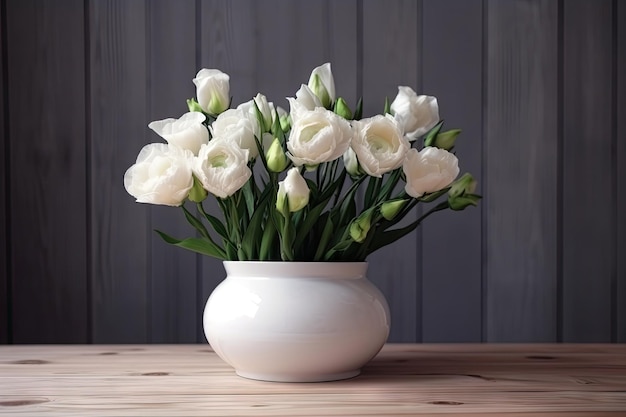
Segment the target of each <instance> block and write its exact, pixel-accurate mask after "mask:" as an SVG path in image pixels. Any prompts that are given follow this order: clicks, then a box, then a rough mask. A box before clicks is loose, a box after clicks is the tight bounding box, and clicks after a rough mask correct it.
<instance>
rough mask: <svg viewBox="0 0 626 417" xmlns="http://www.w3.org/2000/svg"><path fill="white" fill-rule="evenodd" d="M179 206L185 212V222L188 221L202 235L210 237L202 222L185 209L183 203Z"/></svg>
mask: <svg viewBox="0 0 626 417" xmlns="http://www.w3.org/2000/svg"><path fill="white" fill-rule="evenodd" d="M180 207H181V208H182V209H183V212H185V218H186V219H187V222H189V224H191V225H192V226H193V227H194V228H195V229H196V230H197V231H198V232H199V233H200V234H201V235H202V236H203V237H205V238H207V239H210V235H209V232H208V230H207V229H206V227H204V224H203V223H202V222H201V221H200V219H198V218H197V217H196V216H194V215H193V214H191V212H190V211H189V210H187V208H185V206H184V205H183V206H180Z"/></svg>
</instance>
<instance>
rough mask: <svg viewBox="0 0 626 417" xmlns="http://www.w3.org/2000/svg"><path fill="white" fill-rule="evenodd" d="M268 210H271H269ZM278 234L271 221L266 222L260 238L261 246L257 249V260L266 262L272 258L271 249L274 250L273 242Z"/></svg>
mask: <svg viewBox="0 0 626 417" xmlns="http://www.w3.org/2000/svg"><path fill="white" fill-rule="evenodd" d="M270 210H272V209H271V208H270ZM277 235H278V232H277V231H276V227H275V226H274V222H273V221H268V222H266V224H265V229H263V236H262V237H261V246H260V248H259V260H260V261H268V260H271V258H272V249H273V248H274V241H275V240H276V236H277Z"/></svg>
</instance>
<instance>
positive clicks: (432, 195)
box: [418, 187, 450, 203]
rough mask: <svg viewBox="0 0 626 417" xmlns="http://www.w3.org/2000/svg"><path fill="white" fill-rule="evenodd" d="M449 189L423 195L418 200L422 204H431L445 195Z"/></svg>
mask: <svg viewBox="0 0 626 417" xmlns="http://www.w3.org/2000/svg"><path fill="white" fill-rule="evenodd" d="M449 189H450V187H446V188H444V189H443V190H439V191H435V192H434V193H430V194H424V195H423V196H421V197H419V198H418V200H419V201H422V202H424V203H430V202H433V201H435V200H436V199H438V198H439V197H441V196H442V195H444V194H445V193H447V192H448V190H449Z"/></svg>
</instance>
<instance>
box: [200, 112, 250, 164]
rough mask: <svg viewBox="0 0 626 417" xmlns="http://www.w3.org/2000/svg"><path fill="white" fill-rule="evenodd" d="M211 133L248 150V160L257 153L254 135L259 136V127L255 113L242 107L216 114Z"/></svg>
mask: <svg viewBox="0 0 626 417" xmlns="http://www.w3.org/2000/svg"><path fill="white" fill-rule="evenodd" d="M211 133H212V134H213V137H214V138H222V139H227V140H229V141H232V142H235V143H236V144H237V145H239V147H240V148H241V149H246V150H248V152H249V157H250V160H253V159H255V158H256V157H257V156H258V155H259V149H258V148H257V146H256V140H255V139H254V137H255V136H256V137H257V138H260V137H261V128H260V126H259V121H258V119H257V117H256V114H254V115H253V114H251V113H250V112H248V111H246V110H244V109H242V108H237V109H228V110H226V111H225V112H224V113H222V114H220V115H219V116H217V119H216V120H215V121H214V122H213V124H212V125H211Z"/></svg>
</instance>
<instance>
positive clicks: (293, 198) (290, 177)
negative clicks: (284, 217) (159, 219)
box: [276, 167, 311, 214]
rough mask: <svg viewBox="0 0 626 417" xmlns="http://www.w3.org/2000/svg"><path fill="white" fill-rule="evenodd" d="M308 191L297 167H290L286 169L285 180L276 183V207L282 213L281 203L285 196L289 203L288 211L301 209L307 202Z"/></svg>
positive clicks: (283, 201) (309, 191) (282, 203)
mask: <svg viewBox="0 0 626 417" xmlns="http://www.w3.org/2000/svg"><path fill="white" fill-rule="evenodd" d="M310 193H311V190H309V186H308V185H307V183H306V181H305V179H304V178H303V177H302V175H300V171H299V170H298V168H295V167H294V168H291V169H290V170H289V171H287V177H286V178H285V180H284V181H280V182H279V183H278V194H277V196H276V208H277V209H278V211H280V212H281V213H283V205H284V204H285V198H286V199H287V202H288V204H289V211H291V212H294V211H298V210H302V209H303V208H304V207H305V206H306V205H307V204H308V203H309V194H310ZM283 214H285V213H283Z"/></svg>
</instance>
